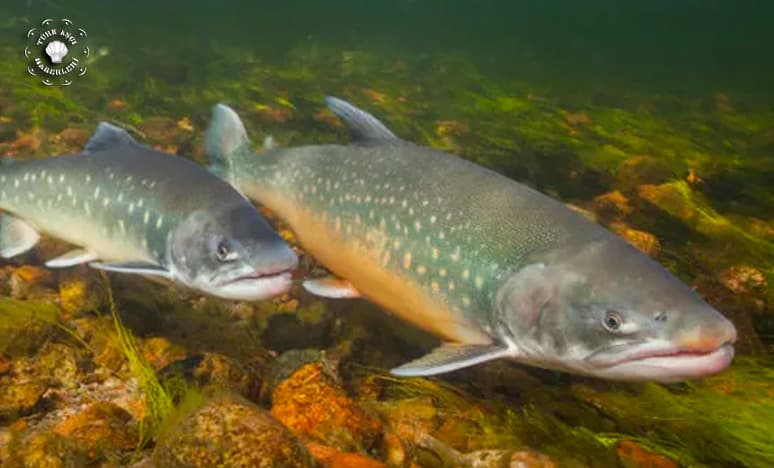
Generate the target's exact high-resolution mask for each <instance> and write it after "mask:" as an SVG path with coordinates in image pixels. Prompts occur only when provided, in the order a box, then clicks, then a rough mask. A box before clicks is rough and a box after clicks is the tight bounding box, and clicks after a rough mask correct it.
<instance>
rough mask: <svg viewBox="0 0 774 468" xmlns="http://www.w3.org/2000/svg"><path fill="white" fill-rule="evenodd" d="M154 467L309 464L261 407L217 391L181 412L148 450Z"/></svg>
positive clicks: (309, 459)
mask: <svg viewBox="0 0 774 468" xmlns="http://www.w3.org/2000/svg"><path fill="white" fill-rule="evenodd" d="M153 460H154V462H155V463H156V466H163V467H199V466H201V467H208V466H261V467H267V468H268V467H288V468H291V467H311V466H314V460H313V459H312V457H311V455H310V454H309V452H308V451H307V450H306V448H305V447H304V446H303V444H301V442H300V441H299V440H298V439H297V438H296V437H295V436H294V435H293V434H292V433H290V431H288V430H287V429H286V428H285V427H283V426H282V424H280V423H278V422H277V421H276V420H275V419H274V418H272V417H271V416H270V415H269V413H267V412H266V411H265V410H263V409H261V408H259V407H257V406H255V405H253V404H251V403H249V402H247V401H245V400H242V399H240V398H236V397H230V396H220V397H216V398H213V399H212V400H210V401H209V402H208V403H206V404H205V405H204V406H203V407H201V408H199V409H196V410H194V411H192V412H191V413H189V414H188V415H186V416H184V417H183V418H182V419H181V420H180V421H179V422H178V423H177V424H175V425H174V426H173V427H172V428H170V429H169V432H168V433H167V434H165V435H163V436H162V437H161V438H160V440H159V442H158V444H157V445H156V448H155V450H154V452H153Z"/></svg>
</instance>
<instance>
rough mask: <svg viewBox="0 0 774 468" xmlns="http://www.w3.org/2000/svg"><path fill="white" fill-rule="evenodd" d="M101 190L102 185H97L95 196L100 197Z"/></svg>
mask: <svg viewBox="0 0 774 468" xmlns="http://www.w3.org/2000/svg"><path fill="white" fill-rule="evenodd" d="M99 191H100V187H99V185H97V187H96V188H95V189H94V198H99Z"/></svg>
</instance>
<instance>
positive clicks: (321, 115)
mask: <svg viewBox="0 0 774 468" xmlns="http://www.w3.org/2000/svg"><path fill="white" fill-rule="evenodd" d="M312 119H314V121H315V122H318V123H321V124H323V125H325V126H327V127H331V128H339V127H342V126H343V125H344V124H342V123H341V120H339V118H338V117H336V114H334V113H333V112H331V111H330V109H328V108H327V107H326V108H325V109H323V110H321V111H320V112H318V113H316V114H314V115H313V116H312Z"/></svg>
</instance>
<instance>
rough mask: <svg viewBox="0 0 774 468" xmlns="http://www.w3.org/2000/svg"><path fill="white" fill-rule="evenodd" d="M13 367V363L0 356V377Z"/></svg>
mask: <svg viewBox="0 0 774 468" xmlns="http://www.w3.org/2000/svg"><path fill="white" fill-rule="evenodd" d="M11 369H13V363H12V362H11V361H8V360H6V359H5V358H4V357H3V356H0V377H2V376H4V375H5V374H7V373H8V372H10V370H11Z"/></svg>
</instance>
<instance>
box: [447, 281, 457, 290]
mask: <svg viewBox="0 0 774 468" xmlns="http://www.w3.org/2000/svg"><path fill="white" fill-rule="evenodd" d="M455 287H456V286H455V284H454V280H452V281H449V291H454V288H455Z"/></svg>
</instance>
